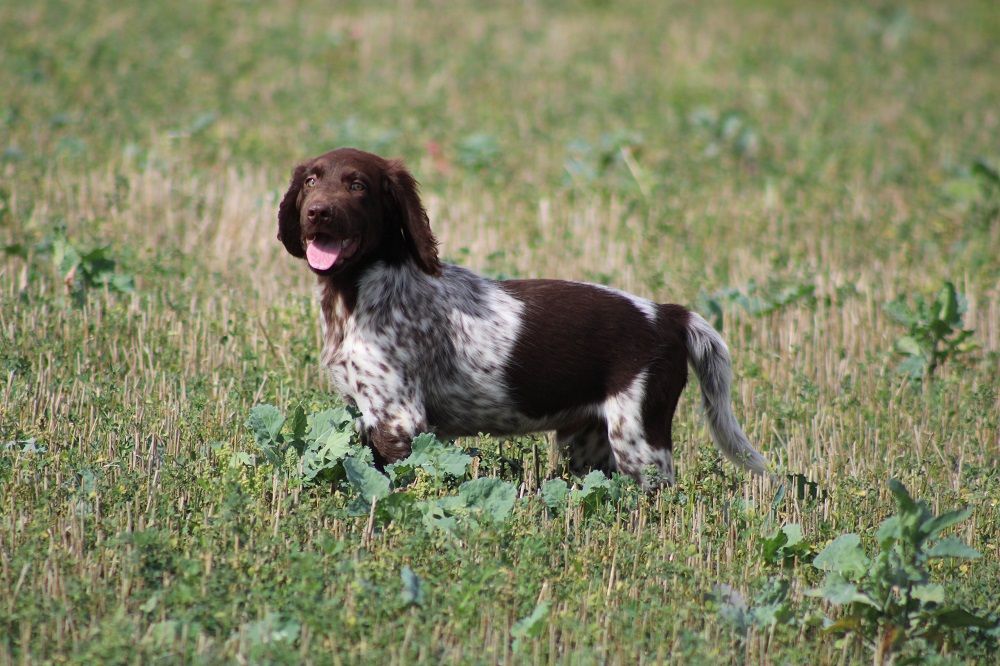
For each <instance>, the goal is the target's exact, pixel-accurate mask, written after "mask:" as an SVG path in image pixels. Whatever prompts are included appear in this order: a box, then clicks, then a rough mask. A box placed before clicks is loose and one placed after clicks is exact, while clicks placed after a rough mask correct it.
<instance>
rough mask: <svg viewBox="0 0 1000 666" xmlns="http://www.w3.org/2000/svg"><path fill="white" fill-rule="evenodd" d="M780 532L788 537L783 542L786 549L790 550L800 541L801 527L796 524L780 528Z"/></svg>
mask: <svg viewBox="0 0 1000 666" xmlns="http://www.w3.org/2000/svg"><path fill="white" fill-rule="evenodd" d="M781 531H782V532H783V533H784V534H785V536H786V537H788V540H787V541H786V542H785V547H786V548H791V547H792V546H795V545H796V544H798V543H801V541H802V526H801V525H799V524H798V523H789V524H788V525H785V526H784V527H782V528H781Z"/></svg>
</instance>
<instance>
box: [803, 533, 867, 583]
mask: <svg viewBox="0 0 1000 666" xmlns="http://www.w3.org/2000/svg"><path fill="white" fill-rule="evenodd" d="M869 564H870V560H869V559H868V556H867V555H865V552H864V551H863V550H861V537H859V536H858V535H857V534H841V535H840V536H839V537H837V538H836V539H834V540H833V541H831V542H830V544H829V545H827V547H826V548H824V549H823V552H821V553H820V554H819V555H817V556H816V559H814V560H813V566H814V567H816V568H817V569H822V570H823V571H833V572H836V573H839V574H841V575H842V576H844V577H846V578H849V579H855V578H859V577H861V576H862V575H864V573H865V571H867V570H868V565H869Z"/></svg>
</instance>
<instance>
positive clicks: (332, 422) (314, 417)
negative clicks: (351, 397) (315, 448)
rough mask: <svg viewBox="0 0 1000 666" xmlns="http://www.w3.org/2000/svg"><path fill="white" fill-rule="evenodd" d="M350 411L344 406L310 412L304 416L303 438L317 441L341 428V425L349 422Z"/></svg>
mask: <svg viewBox="0 0 1000 666" xmlns="http://www.w3.org/2000/svg"><path fill="white" fill-rule="evenodd" d="M353 420H354V419H352V418H351V414H350V412H348V411H347V409H345V408H344V407H335V408H333V409H324V410H323V411H321V412H316V413H315V414H310V415H309V416H307V417H306V422H307V426H308V428H307V430H306V435H305V438H306V439H307V440H309V441H319V440H322V439H323V438H324V437H326V436H328V435H329V434H330V433H332V432H339V431H341V430H343V429H344V428H343V426H345V425H347V424H348V423H351V422H352V421H353Z"/></svg>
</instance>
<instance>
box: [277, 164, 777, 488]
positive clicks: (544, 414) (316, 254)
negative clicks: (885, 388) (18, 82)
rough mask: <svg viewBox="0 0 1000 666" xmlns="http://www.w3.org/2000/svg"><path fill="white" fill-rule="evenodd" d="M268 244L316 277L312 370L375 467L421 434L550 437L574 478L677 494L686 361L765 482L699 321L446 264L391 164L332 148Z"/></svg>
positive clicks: (618, 298) (581, 286) (588, 289)
mask: <svg viewBox="0 0 1000 666" xmlns="http://www.w3.org/2000/svg"><path fill="white" fill-rule="evenodd" d="M278 238H279V240H281V242H282V243H284V245H285V247H286V248H287V249H288V251H289V252H290V253H291V254H292V255H294V256H296V257H304V258H305V259H306V261H307V262H308V264H309V267H310V268H311V269H312V271H313V272H314V273H315V274H316V275H317V276H318V278H319V298H320V304H321V309H322V322H321V325H322V329H323V352H322V364H323V366H324V367H325V368H327V369H328V370H329V372H330V375H331V377H332V379H333V385H334V387H335V388H336V389H337V391H339V392H340V393H341V394H342V395H343V396H344V397H345V398H346V399H348V400H349V401H351V402H353V403H354V404H355V405H356V406H357V408H358V409H359V410H360V411H361V414H362V417H361V420H362V434H363V437H364V439H365V441H366V442H367V443H368V444H369V445H370V446H371V447H373V448H374V450H375V452H376V456H377V458H378V459H379V460H380V461H381V462H383V463H389V462H393V461H396V460H400V459H402V458H405V457H406V456H407V455H408V454H409V452H410V442H411V440H412V438H413V437H414V435H417V434H419V433H421V432H425V431H428V432H434V433H436V434H437V435H439V436H441V437H457V436H462V435H475V434H477V433H480V432H483V433H491V434H493V435H514V434H523V433H529V432H538V431H545V430H555V431H556V437H557V440H558V442H559V443H560V444H561V445H562V446H563V447H564V450H565V451H566V452H567V453H568V455H569V460H570V468H571V470H572V471H573V472H575V473H581V472H584V471H586V470H588V469H601V470H604V471H611V470H618V471H619V472H622V473H624V474H628V475H630V476H632V477H634V478H635V479H637V480H639V481H640V482H641V483H642V484H643V485H644V486H646V487H650V486H652V485H657V484H660V483H673V481H674V465H673V455H672V446H673V444H672V441H671V435H670V428H671V421H672V419H673V416H674V409H675V408H676V406H677V401H678V399H679V398H680V395H681V391H682V389H683V388H684V384H685V382H686V381H687V366H688V364H689V363H690V364H691V366H692V368H694V371H695V374H697V376H698V380H699V382H700V384H701V393H702V398H703V403H704V406H705V412H706V415H707V419H708V424H709V427H710V429H711V432H712V436H713V438H714V440H715V443H716V445H717V446H718V447H719V449H720V450H721V451H722V453H723V454H725V455H726V456H727V457H728V458H729V459H730V460H733V461H735V462H736V463H738V464H740V465H742V466H744V467H746V468H747V469H749V470H751V471H753V472H756V473H764V472H765V471H766V470H767V462H766V461H765V460H764V458H763V457H762V456H761V455H760V454H759V453H758V452H757V451H756V450H755V449H754V448H753V446H752V445H751V444H750V442H749V441H748V440H747V437H746V435H745V434H744V433H743V431H742V430H741V429H740V426H739V424H738V423H737V421H736V418H735V417H734V416H733V412H732V409H731V407H730V397H729V391H730V376H731V369H730V361H729V352H728V350H727V348H726V344H725V342H723V340H722V338H721V337H720V336H719V334H718V333H717V332H716V331H715V330H714V329H713V328H712V327H711V326H710V325H709V324H708V323H707V322H706V321H705V320H704V319H702V318H701V317H700V316H698V315H697V314H696V313H694V312H689V311H688V310H686V309H685V308H683V307H681V306H680V305H662V304H658V303H653V302H652V301H648V300H646V299H643V298H639V297H637V296H633V295H631V294H627V293H625V292H621V291H618V290H615V289H611V288H608V287H603V286H599V285H594V284H587V283H582V282H568V281H563V280H503V281H496V280H491V279H488V278H485V277H482V276H479V275H476V274H475V273H473V272H471V271H468V270H466V269H464V268H460V267H458V266H452V265H449V264H442V263H441V262H440V260H439V259H438V253H437V241H436V240H435V239H434V236H433V234H432V233H431V228H430V224H429V222H428V219H427V213H426V212H425V210H424V207H423V205H422V204H421V202H420V198H419V196H418V194H417V183H416V181H415V180H414V179H413V176H411V175H410V173H409V172H408V171H407V170H406V169H405V168H404V167H403V165H402V163H401V162H399V161H394V160H385V159H383V158H381V157H379V156H377V155H373V154H371V153H366V152H362V151H360V150H355V149H351V148H341V149H338V150H334V151H332V152H329V153H326V154H325V155H321V156H319V157H317V158H315V159H311V160H308V161H306V162H304V163H302V164H300V165H299V166H297V167H296V168H295V171H294V173H293V174H292V182H291V185H290V187H289V188H288V192H287V193H286V194H285V196H284V198H283V199H282V201H281V205H280V207H279V210H278Z"/></svg>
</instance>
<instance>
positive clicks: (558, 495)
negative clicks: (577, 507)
mask: <svg viewBox="0 0 1000 666" xmlns="http://www.w3.org/2000/svg"><path fill="white" fill-rule="evenodd" d="M568 495H569V486H568V485H567V484H566V482H565V481H563V480H562V479H548V480H547V481H545V483H543V484H542V501H543V502H545V506H547V507H549V508H550V509H561V508H563V507H565V506H566V498H567V496H568Z"/></svg>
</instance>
